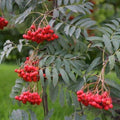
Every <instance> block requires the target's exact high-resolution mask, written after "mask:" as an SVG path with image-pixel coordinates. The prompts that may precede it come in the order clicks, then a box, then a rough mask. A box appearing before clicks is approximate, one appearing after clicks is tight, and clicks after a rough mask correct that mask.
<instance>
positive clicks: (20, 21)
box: [15, 7, 34, 24]
mask: <svg viewBox="0 0 120 120" xmlns="http://www.w3.org/2000/svg"><path fill="white" fill-rule="evenodd" d="M33 9H34V8H33V7H29V8H28V9H27V10H25V11H24V12H23V13H22V14H20V16H19V17H18V18H17V19H16V21H15V24H16V23H19V24H20V23H22V22H24V20H25V18H26V17H27V16H28V15H29V14H30V13H31V11H32V10H33Z"/></svg>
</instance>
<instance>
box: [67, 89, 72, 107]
mask: <svg viewBox="0 0 120 120" xmlns="http://www.w3.org/2000/svg"><path fill="white" fill-rule="evenodd" d="M66 102H67V104H68V106H71V105H72V99H71V96H70V93H69V92H68V91H66Z"/></svg>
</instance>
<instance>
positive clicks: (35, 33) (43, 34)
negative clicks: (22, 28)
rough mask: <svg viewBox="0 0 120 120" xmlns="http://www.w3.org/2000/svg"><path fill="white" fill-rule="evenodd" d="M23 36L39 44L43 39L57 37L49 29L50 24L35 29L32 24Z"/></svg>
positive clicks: (50, 39) (47, 39) (49, 39)
mask: <svg viewBox="0 0 120 120" xmlns="http://www.w3.org/2000/svg"><path fill="white" fill-rule="evenodd" d="M23 38H25V39H27V40H31V41H34V42H37V43H38V44H39V43H42V42H44V41H45V40H46V41H53V40H54V39H58V36H57V35H56V34H55V33H54V31H53V30H52V29H51V26H50V25H47V26H46V27H43V28H38V29H36V26H34V25H32V26H31V27H30V30H28V31H27V34H24V35H23Z"/></svg>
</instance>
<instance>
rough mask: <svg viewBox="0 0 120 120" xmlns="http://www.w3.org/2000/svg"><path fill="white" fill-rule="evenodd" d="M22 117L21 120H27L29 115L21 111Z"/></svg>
mask: <svg viewBox="0 0 120 120" xmlns="http://www.w3.org/2000/svg"><path fill="white" fill-rule="evenodd" d="M22 117H23V120H29V115H28V113H27V112H26V111H24V110H22ZM31 120H32V119H31Z"/></svg>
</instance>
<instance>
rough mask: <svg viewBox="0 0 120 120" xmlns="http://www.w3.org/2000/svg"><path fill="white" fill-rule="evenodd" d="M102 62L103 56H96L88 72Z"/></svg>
mask: <svg viewBox="0 0 120 120" xmlns="http://www.w3.org/2000/svg"><path fill="white" fill-rule="evenodd" d="M100 63H101V58H100V57H97V58H95V59H94V60H93V61H92V63H91V64H90V66H89V67H88V69H87V71H86V72H87V73H88V72H90V71H91V70H93V69H94V68H95V67H96V66H97V65H99V64H100Z"/></svg>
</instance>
